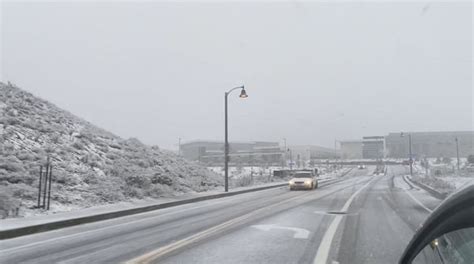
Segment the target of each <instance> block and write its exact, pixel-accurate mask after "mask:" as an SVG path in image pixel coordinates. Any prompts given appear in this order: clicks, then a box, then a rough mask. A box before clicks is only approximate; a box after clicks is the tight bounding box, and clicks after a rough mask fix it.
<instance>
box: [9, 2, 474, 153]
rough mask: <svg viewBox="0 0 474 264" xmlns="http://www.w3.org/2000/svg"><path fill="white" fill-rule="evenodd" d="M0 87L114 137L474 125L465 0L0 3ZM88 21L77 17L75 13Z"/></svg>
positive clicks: (320, 136)
mask: <svg viewBox="0 0 474 264" xmlns="http://www.w3.org/2000/svg"><path fill="white" fill-rule="evenodd" d="M0 8H1V17H2V18H1V24H0V28H1V33H2V34H1V52H0V57H1V69H0V80H1V81H3V82H7V81H10V82H12V83H14V84H16V85H18V86H19V87H20V88H22V89H25V90H27V91H29V92H31V93H33V94H34V95H36V96H39V97H41V98H43V99H45V100H48V101H50V102H52V103H54V104H56V105H57V106H58V107H61V108H64V109H65V110H67V111H69V112H71V113H73V114H75V115H77V116H79V117H81V118H84V119H86V120H87V121H89V122H91V123H93V124H95V125H97V126H99V127H102V128H104V129H106V130H109V131H111V132H112V133H114V134H117V135H119V136H121V137H124V138H128V137H136V138H138V139H140V140H142V141H143V142H144V143H147V144H152V145H159V146H160V147H163V148H167V149H176V148H177V143H178V138H179V137H180V138H182V140H183V142H185V141H191V140H197V139H203V140H207V139H209V140H223V136H224V131H223V130H224V109H223V106H224V92H225V91H227V90H229V89H231V88H233V87H235V86H240V85H242V84H243V85H245V87H246V90H247V93H248V95H249V97H248V98H247V99H239V98H238V91H235V92H234V93H232V94H231V95H230V97H229V129H230V133H229V138H230V141H247V140H249V141H279V142H282V138H286V139H287V142H288V144H289V145H303V144H311V145H320V146H325V147H328V148H331V147H333V146H334V140H335V139H337V140H352V139H360V138H362V136H376V135H382V136H383V135H387V134H388V133H389V132H397V131H457V130H463V131H466V130H470V131H472V130H473V123H474V119H473V115H474V114H473V107H472V102H473V100H474V97H473V91H472V3H470V2H459V3H430V4H427V3H425V2H420V3H406V2H404V3H386V2H382V3H375V2H370V3H342V2H338V3H324V2H319V3H309V2H278V3H275V2H273V3H269V2H259V3H248V2H242V3H239V2H233V3H224V4H220V3H191V2H179V3H171V2H158V3H157V2H153V3H152V2H141V3H138V2H135V3H133V2H107V3H93V2H85V3H78V2H75V3H14V2H2V3H1V4H0ZM85 17H87V19H85Z"/></svg>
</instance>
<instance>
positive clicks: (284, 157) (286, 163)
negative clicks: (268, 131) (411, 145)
mask: <svg viewBox="0 0 474 264" xmlns="http://www.w3.org/2000/svg"><path fill="white" fill-rule="evenodd" d="M283 142H285V148H284V150H285V154H284V155H283V159H284V164H283V165H284V167H286V166H287V165H288V155H287V154H288V149H287V147H286V138H283Z"/></svg>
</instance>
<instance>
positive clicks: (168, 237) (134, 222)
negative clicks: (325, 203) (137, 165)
mask: <svg viewBox="0 0 474 264" xmlns="http://www.w3.org/2000/svg"><path fill="white" fill-rule="evenodd" d="M358 173H359V172H358V171H353V172H351V173H349V174H348V175H347V176H346V177H345V178H344V180H343V181H340V182H337V183H333V184H328V185H326V186H324V185H325V184H322V187H321V188H320V189H318V191H314V192H289V191H288V190H287V188H279V189H273V190H266V191H260V192H255V193H248V194H242V195H238V196H233V197H227V198H222V199H216V200H209V201H203V202H199V203H194V204H188V205H182V206H177V207H172V208H167V209H163V210H158V211H154V212H148V213H144V214H139V215H133V216H128V217H122V218H117V219H113V220H108V221H102V222H98V223H91V224H86V225H81V226H76V227H71V228H65V229H61V230H55V231H50V232H45V233H39V234H35V235H30V236H25V237H19V238H15V239H9V240H3V241H0V259H1V261H2V263H20V262H24V263H53V262H63V263H84V262H91V263H103V262H109V263H111V262H123V261H126V260H129V259H131V258H133V257H137V256H140V255H143V254H145V253H146V252H149V251H152V250H155V249H157V248H161V247H164V246H166V245H169V244H171V243H173V242H174V241H178V240H180V239H183V238H187V237H189V236H191V235H193V234H196V233H198V232H200V231H203V230H207V229H209V228H212V227H214V226H216V225H219V224H222V223H225V222H226V221H231V220H233V219H236V218H238V217H240V216H243V215H246V214H249V213H252V212H255V211H257V213H254V214H253V215H251V217H249V219H247V220H246V221H249V220H252V219H257V218H259V217H265V216H266V215H271V214H274V213H276V212H279V211H284V210H288V209H289V208H292V207H296V206H299V205H300V204H303V203H305V202H306V201H310V200H313V199H320V197H324V196H327V195H331V194H332V193H334V192H338V191H340V190H342V189H344V188H349V187H351V186H352V185H354V184H355V183H356V182H357V181H360V180H361V179H359V178H357V177H353V176H355V175H357V174H358ZM246 221H242V222H239V223H236V224H234V225H232V226H229V227H226V228H224V229H223V230H219V234H221V233H225V232H229V230H230V229H231V228H235V227H236V226H239V225H245V222H246Z"/></svg>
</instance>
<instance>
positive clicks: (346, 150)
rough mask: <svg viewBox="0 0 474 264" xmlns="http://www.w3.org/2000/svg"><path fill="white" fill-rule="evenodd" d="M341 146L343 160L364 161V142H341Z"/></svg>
mask: <svg viewBox="0 0 474 264" xmlns="http://www.w3.org/2000/svg"><path fill="white" fill-rule="evenodd" d="M339 143H340V145H341V158H343V159H362V141H360V140H346V141H339Z"/></svg>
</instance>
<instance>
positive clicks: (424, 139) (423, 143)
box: [385, 131, 474, 158]
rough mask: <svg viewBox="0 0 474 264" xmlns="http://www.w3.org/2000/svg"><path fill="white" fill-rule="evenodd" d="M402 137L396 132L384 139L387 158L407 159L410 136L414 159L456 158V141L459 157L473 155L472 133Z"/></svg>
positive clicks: (417, 134) (409, 133)
mask: <svg viewBox="0 0 474 264" xmlns="http://www.w3.org/2000/svg"><path fill="white" fill-rule="evenodd" d="M403 135H404V136H403V137H402V135H401V133H400V132H397V133H389V134H388V136H386V137H385V145H386V148H387V156H388V157H390V158H406V157H408V153H409V137H410V135H411V145H412V155H413V157H414V158H424V157H427V158H438V157H456V155H457V153H456V152H457V148H456V139H457V141H458V142H457V143H458V150H459V156H460V157H467V156H468V155H470V154H474V148H473V145H474V131H453V132H406V133H403Z"/></svg>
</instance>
